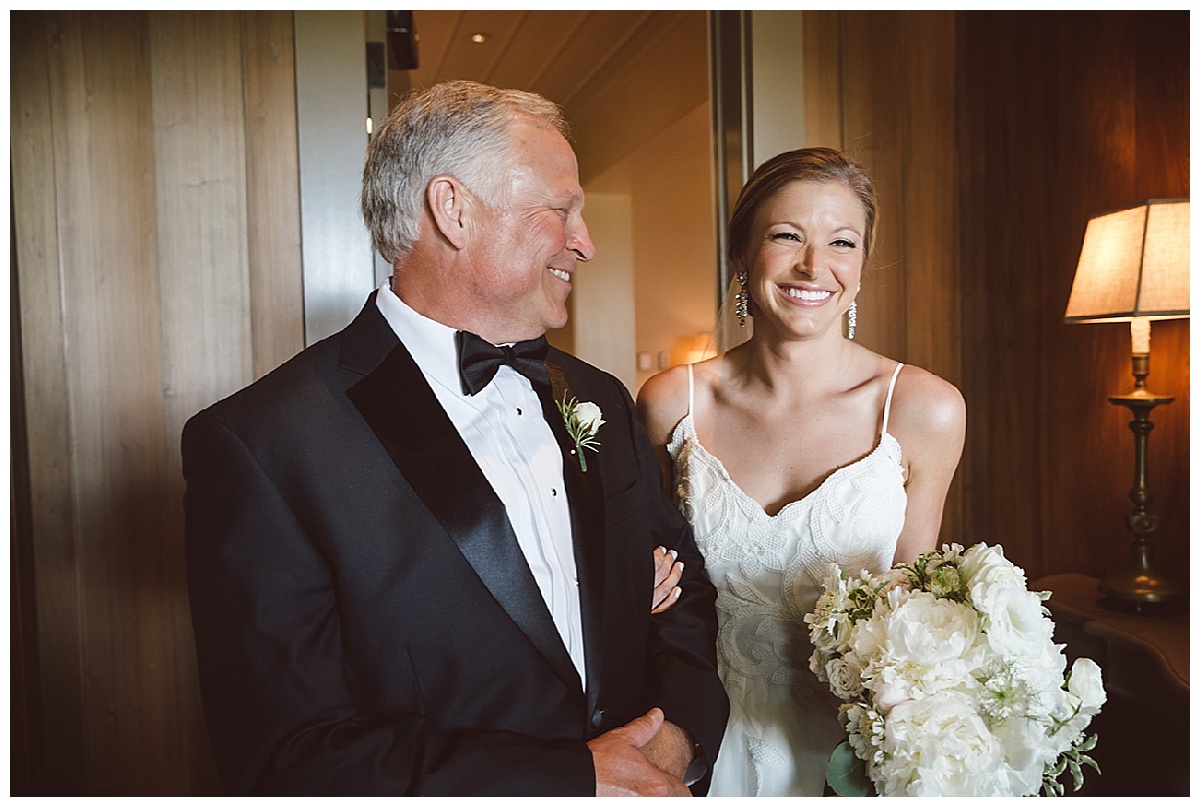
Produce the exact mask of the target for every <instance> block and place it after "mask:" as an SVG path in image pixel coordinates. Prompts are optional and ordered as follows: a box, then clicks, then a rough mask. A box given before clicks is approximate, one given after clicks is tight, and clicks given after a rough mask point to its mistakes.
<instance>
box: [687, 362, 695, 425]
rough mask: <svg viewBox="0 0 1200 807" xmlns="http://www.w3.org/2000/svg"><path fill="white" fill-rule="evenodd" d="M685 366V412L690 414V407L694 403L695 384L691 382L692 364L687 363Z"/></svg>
mask: <svg viewBox="0 0 1200 807" xmlns="http://www.w3.org/2000/svg"><path fill="white" fill-rule="evenodd" d="M687 368H688V411H687V413H688V414H689V415H691V414H692V407H693V405H694V404H695V400H696V396H695V385H694V384H693V382H692V365H690V364H689V365H688V366H687Z"/></svg>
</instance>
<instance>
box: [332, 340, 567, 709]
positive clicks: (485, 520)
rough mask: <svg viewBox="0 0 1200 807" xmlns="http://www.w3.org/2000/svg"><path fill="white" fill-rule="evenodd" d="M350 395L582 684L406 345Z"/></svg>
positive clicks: (417, 486)
mask: <svg viewBox="0 0 1200 807" xmlns="http://www.w3.org/2000/svg"><path fill="white" fill-rule="evenodd" d="M347 394H348V395H349V396H350V400H351V401H352V402H353V403H354V406H355V407H356V408H357V409H358V411H359V412H360V413H361V414H362V416H363V418H364V419H365V420H366V421H367V423H368V424H369V425H370V427H371V429H372V430H373V431H374V432H375V435H376V436H377V437H378V438H379V442H380V443H382V444H383V446H384V448H386V449H387V452H388V454H389V455H390V456H391V458H392V461H393V462H394V463H395V464H396V467H397V468H398V469H399V470H400V473H401V474H403V475H404V478H405V479H406V480H407V481H408V483H409V485H411V486H412V489H413V490H414V491H415V492H416V494H417V495H418V496H419V497H420V498H421V501H422V502H424V503H425V506H426V507H428V508H429V510H430V512H432V513H433V515H434V516H435V517H436V518H437V520H438V521H439V522H441V524H442V526H443V527H444V528H445V530H446V532H447V533H448V534H449V535H450V537H451V538H452V539H453V540H454V542H455V543H456V544H457V545H458V548H459V550H460V551H461V552H462V554H463V556H464V557H465V558H466V559H467V562H468V563H470V564H471V566H472V568H474V569H475V572H476V574H478V575H479V579H480V580H482V581H483V584H484V585H485V586H487V588H488V590H489V591H490V592H491V593H492V595H493V596H494V597H495V598H496V600H497V602H499V603H500V605H501V607H502V608H504V610H505V611H506V612H507V613H508V615H509V616H510V617H511V618H512V620H513V621H514V622H515V623H516V624H517V625H518V626H519V627H520V628H521V630H522V631H523V632H524V633H525V635H526V636H528V637H529V640H530V641H531V642H533V645H534V647H536V648H537V649H538V651H539V652H540V653H541V654H542V655H543V656H544V657H545V658H546V660H547V661H548V662H549V663H550V666H551V667H553V668H554V670H555V672H556V673H558V675H559V677H560V678H562V679H563V680H564V681H565V682H566V683H567V684H568V685H570V686H571V687H572V688H573V690H576V691H577V690H579V689H580V686H581V685H580V680H579V673H578V672H576V670H575V665H574V664H573V663H572V662H571V657H570V655H569V654H568V653H567V649H566V647H565V646H564V645H563V642H562V638H561V637H560V636H559V633H558V630H557V629H556V628H555V626H554V621H553V618H552V617H551V616H550V611H549V610H548V609H547V608H546V605H545V601H544V600H543V599H542V595H541V592H540V591H539V590H538V587H537V583H536V582H535V581H534V579H533V574H532V573H531V572H530V571H529V565H528V563H526V561H525V556H524V554H523V553H522V552H521V548H520V546H519V545H518V544H517V537H516V534H515V533H514V532H513V530H512V525H511V524H510V523H509V520H508V515H507V514H506V513H505V510H504V505H503V503H502V502H501V501H500V499H499V497H498V496H496V493H495V491H494V490H493V489H492V486H491V485H490V484H489V483H488V481H487V478H486V477H485V476H484V475H483V471H481V470H480V469H479V465H478V464H477V463H476V462H475V459H474V457H472V456H471V452H470V449H468V448H467V445H466V443H464V442H463V440H462V438H461V437H460V436H459V434H458V431H457V430H456V429H455V428H454V424H453V423H452V422H451V421H450V418H449V417H448V416H447V415H446V412H445V410H444V409H442V406H441V404H439V403H438V400H437V397H436V396H435V395H434V394H433V390H432V389H430V387H429V384H428V383H427V382H426V381H425V377H424V376H423V375H422V374H421V371H420V369H419V368H418V367H417V365H416V363H415V362H414V361H413V360H412V357H411V356H410V355H409V353H408V350H407V349H406V348H405V347H404V345H403V344H400V343H399V342H397V344H396V346H395V347H394V348H393V349H392V351H391V352H390V353H389V354H388V355H387V357H386V358H385V359H384V360H383V361H382V362H381V363H380V364H379V366H378V367H377V368H376V369H375V370H373V371H372V372H371V373H369V374H368V375H366V376H365V377H364V378H363V379H362V380H361V381H359V382H358V383H357V384H355V385H354V386H353V387H351V388H350V389H349V390H348V392H347ZM480 661H481V663H488V660H487V659H481V660H480Z"/></svg>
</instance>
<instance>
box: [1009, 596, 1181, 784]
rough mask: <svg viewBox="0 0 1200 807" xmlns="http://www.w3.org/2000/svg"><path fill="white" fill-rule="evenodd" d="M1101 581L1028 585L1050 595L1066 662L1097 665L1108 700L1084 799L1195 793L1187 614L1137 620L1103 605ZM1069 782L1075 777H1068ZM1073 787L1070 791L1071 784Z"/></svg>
mask: <svg viewBox="0 0 1200 807" xmlns="http://www.w3.org/2000/svg"><path fill="white" fill-rule="evenodd" d="M1098 585H1099V580H1097V579H1096V578H1095V577H1088V576H1086V575H1082V574H1058V575H1051V576H1049V577H1043V578H1041V579H1040V580H1035V581H1033V583H1031V584H1030V589H1031V590H1036V591H1050V592H1052V595H1051V597H1050V599H1049V600H1048V601H1047V603H1046V605H1047V606H1048V607H1049V608H1050V611H1051V613H1052V614H1053V618H1054V622H1055V631H1054V641H1055V642H1058V643H1065V644H1066V645H1067V647H1066V653H1067V658H1068V660H1069V661H1074V660H1075V659H1076V658H1078V657H1080V656H1086V657H1088V658H1091V659H1093V660H1095V661H1096V663H1097V664H1099V665H1100V669H1101V672H1102V675H1103V678H1104V688H1105V691H1106V692H1107V693H1108V701H1107V703H1105V704H1104V707H1103V708H1102V709H1101V711H1100V714H1099V715H1097V716H1096V718H1095V720H1093V721H1092V727H1091V729H1090V730H1091V731H1095V732H1096V733H1097V735H1098V742H1097V745H1096V750H1095V753H1094V754H1093V756H1094V757H1095V759H1096V761H1097V763H1099V765H1100V770H1101V771H1102V773H1101V774H1100V775H1099V776H1097V775H1096V773H1095V771H1092V770H1091V769H1090V768H1089V769H1085V782H1084V787H1083V790H1082V791H1080V793H1081V794H1082V795H1093V796H1186V795H1188V794H1189V758H1188V739H1189V722H1190V721H1189V703H1190V689H1189V680H1188V675H1189V672H1190V669H1189V668H1190V641H1189V635H1188V630H1189V617H1188V615H1187V613H1181V614H1175V615H1170V616H1156V615H1139V614H1131V613H1124V612H1121V611H1115V610H1111V609H1109V608H1107V607H1105V606H1102V605H1100V604H1099V599H1100V592H1099V590H1098V588H1097V587H1098ZM1068 780H1069V779H1068ZM1068 787H1069V786H1068Z"/></svg>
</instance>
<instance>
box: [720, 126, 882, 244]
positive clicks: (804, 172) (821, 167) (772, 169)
mask: <svg viewBox="0 0 1200 807" xmlns="http://www.w3.org/2000/svg"><path fill="white" fill-rule="evenodd" d="M793 182H840V183H841V184H843V185H845V186H846V187H847V188H849V189H850V191H851V192H852V193H854V195H855V196H857V197H858V200H859V201H860V202H862V206H863V213H864V214H866V228H865V229H866V232H864V233H863V260H864V262H865V261H866V259H867V258H868V257H869V256H870V254H871V245H872V244H873V243H874V241H875V207H876V201H877V200H876V196H875V186H874V185H873V184H872V183H871V177H870V176H868V175H867V172H866V170H865V169H864V168H863V167H862V166H861V165H859V164H858V163H856V162H854V161H853V160H851V159H850V158H849V157H847V156H846V155H845V154H843V153H842V152H840V151H838V150H836V149H831V148H821V147H818V148H807V149H797V150H795V151H785V152H783V153H782V154H777V155H776V156H774V157H772V158H771V159H769V160H767V161H766V162H765V163H763V164H762V165H760V166H759V167H758V168H757V169H755V171H754V173H753V174H752V175H751V176H750V179H748V180H747V181H746V184H745V185H744V186H743V187H742V192H741V194H740V195H739V196H738V200H737V204H735V205H734V206H733V215H732V216H730V217H729V258H730V260H736V259H738V258H741V257H742V256H743V253H744V252H745V249H746V244H747V242H748V241H749V239H750V226H751V224H752V223H753V222H754V214H755V213H757V212H758V209H759V208H760V207H762V206H763V204H764V203H766V202H767V201H768V200H769V199H771V197H773V196H774V195H775V194H776V193H778V192H779V191H780V190H781V189H782V188H783V187H784V186H786V185H790V184H791V183H793Z"/></svg>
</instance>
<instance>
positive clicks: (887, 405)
mask: <svg viewBox="0 0 1200 807" xmlns="http://www.w3.org/2000/svg"><path fill="white" fill-rule="evenodd" d="M903 366H904V363H903V362H901V363H900V364H897V365H896V370H895V372H893V373H892V381H891V383H890V384H888V391H887V400H885V401H884V402H883V431H884V433H885V434H886V433H887V424H888V415H889V414H891V411H892V393H893V392H895V391H896V378H897V377H899V375H900V368H901V367H903ZM688 369H691V368H688Z"/></svg>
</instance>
